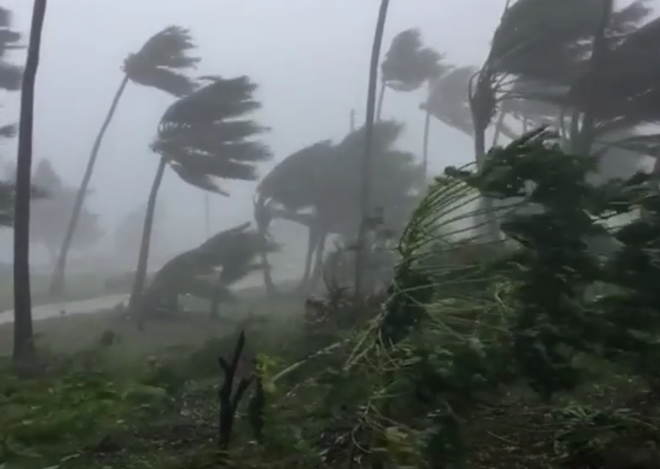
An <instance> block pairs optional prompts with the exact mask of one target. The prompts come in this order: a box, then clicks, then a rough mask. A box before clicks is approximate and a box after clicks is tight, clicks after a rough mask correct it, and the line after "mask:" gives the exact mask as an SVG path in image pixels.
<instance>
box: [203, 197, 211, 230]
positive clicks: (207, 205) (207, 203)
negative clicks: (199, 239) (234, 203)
mask: <svg viewBox="0 0 660 469" xmlns="http://www.w3.org/2000/svg"><path fill="white" fill-rule="evenodd" d="M204 236H205V239H209V237H210V236H211V200H210V199H209V195H208V194H207V193H204Z"/></svg>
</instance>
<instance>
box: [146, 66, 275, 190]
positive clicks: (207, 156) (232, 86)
mask: <svg viewBox="0 0 660 469" xmlns="http://www.w3.org/2000/svg"><path fill="white" fill-rule="evenodd" d="M255 89H256V85H255V84H254V83H252V82H251V81H250V80H249V79H248V78H247V77H238V78H236V79H221V78H214V79H213V80H212V83H210V84H208V85H206V86H204V87H203V88H200V89H198V90H197V91H195V92H194V93H193V94H191V95H188V96H185V97H183V98H180V99H179V100H178V101H176V102H175V103H173V104H172V105H171V106H170V107H169V108H168V109H167V110H166V111H165V113H164V114H163V117H162V118H161V122H160V124H159V126H158V135H157V138H156V139H155V141H154V142H153V144H152V149H153V151H155V152H156V153H158V154H160V155H161V156H162V157H163V158H165V160H166V161H167V162H168V164H169V165H170V166H171V167H172V169H173V170H174V171H175V172H176V173H177V174H178V176H179V177H180V178H181V179H182V180H184V181H186V182H187V183H189V184H191V185H193V186H195V187H198V188H200V189H202V190H205V191H210V192H216V193H219V194H222V195H227V192H226V191H224V190H222V189H221V188H220V187H219V186H218V185H217V184H216V182H215V178H220V179H235V180H248V181H251V180H255V179H256V178H257V172H256V166H255V164H256V163H259V162H263V161H267V160H268V159H270V158H271V153H270V151H269V149H268V147H267V146H266V145H264V144H263V143H261V142H259V141H257V140H255V138H254V137H256V136H257V135H259V134H261V133H263V132H264V131H266V130H267V129H266V128H265V127H262V126H260V125H258V124H257V123H256V122H254V121H252V120H249V119H246V118H244V116H245V114H247V113H249V112H251V111H252V110H254V109H257V108H259V103H258V102H257V101H255V100H254V99H253V97H252V93H253V92H254V90H255Z"/></svg>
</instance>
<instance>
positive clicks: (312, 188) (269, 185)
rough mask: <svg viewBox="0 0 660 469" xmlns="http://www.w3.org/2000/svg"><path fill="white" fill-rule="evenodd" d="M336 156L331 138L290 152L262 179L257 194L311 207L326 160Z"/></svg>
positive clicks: (293, 207) (288, 205)
mask: <svg viewBox="0 0 660 469" xmlns="http://www.w3.org/2000/svg"><path fill="white" fill-rule="evenodd" d="M334 156H335V153H334V147H333V145H332V141H330V140H323V141H320V142H316V143H314V144H312V145H309V146H307V147H305V148H302V149H301V150H298V151H297V152H295V153H293V154H291V155H289V156H287V157H286V158H284V159H283V160H282V161H281V162H280V163H278V164H277V166H275V167H274V168H273V169H272V170H271V171H270V172H269V173H268V174H267V175H266V176H265V177H264V178H263V179H262V180H261V182H260V183H259V186H258V187H257V195H258V197H259V198H260V199H261V200H269V201H273V202H275V203H277V204H279V205H282V206H283V207H286V208H287V209H289V210H292V211H294V212H295V211H298V210H301V209H303V208H306V207H311V206H312V205H313V204H314V201H315V194H316V193H317V191H318V188H319V184H320V183H321V181H322V179H323V178H324V177H325V174H324V173H325V171H324V169H325V168H326V167H327V166H328V164H327V162H328V161H329V159H330V158H333V157H334Z"/></svg>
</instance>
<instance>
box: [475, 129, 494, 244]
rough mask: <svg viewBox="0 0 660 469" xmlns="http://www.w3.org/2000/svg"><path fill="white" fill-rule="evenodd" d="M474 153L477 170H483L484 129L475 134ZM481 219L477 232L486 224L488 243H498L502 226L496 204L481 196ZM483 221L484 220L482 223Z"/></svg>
mask: <svg viewBox="0 0 660 469" xmlns="http://www.w3.org/2000/svg"><path fill="white" fill-rule="evenodd" d="M474 153H475V155H476V158H477V168H478V169H479V170H481V169H482V168H483V166H484V164H485V159H486V132H485V130H484V129H475V133H474ZM479 206H480V207H479V211H480V212H482V213H480V215H479V217H477V220H478V221H477V225H478V226H477V227H476V229H477V232H479V230H481V228H482V226H481V225H482V223H484V222H485V223H484V224H485V227H486V233H487V237H488V241H490V242H497V241H499V239H500V226H499V223H498V222H497V216H496V215H495V204H494V203H493V199H491V198H490V197H485V196H481V200H480V203H479ZM481 220H484V222H482V221H481Z"/></svg>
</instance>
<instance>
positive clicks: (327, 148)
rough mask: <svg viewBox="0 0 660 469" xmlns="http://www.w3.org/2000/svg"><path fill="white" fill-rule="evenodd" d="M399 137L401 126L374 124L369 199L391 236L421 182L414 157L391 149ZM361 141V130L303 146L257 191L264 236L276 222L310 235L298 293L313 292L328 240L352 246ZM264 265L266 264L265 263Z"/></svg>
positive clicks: (356, 219) (257, 215)
mask: <svg viewBox="0 0 660 469" xmlns="http://www.w3.org/2000/svg"><path fill="white" fill-rule="evenodd" d="M401 132H402V126H401V125H399V124H396V123H394V122H392V121H381V122H377V123H376V124H375V126H374V134H373V159H374V165H373V168H372V171H373V174H372V177H373V181H374V184H373V187H372V189H373V190H372V196H371V198H372V200H373V205H374V206H375V207H381V208H382V220H379V223H382V225H383V226H382V227H383V228H385V229H387V230H388V231H392V232H394V233H397V232H399V227H401V226H403V224H404V223H405V220H406V219H407V217H408V215H409V214H410V211H411V210H412V207H413V206H414V204H415V203H416V201H417V193H418V190H419V189H420V188H421V185H422V181H423V177H422V168H421V166H419V165H417V164H416V163H415V155H413V154H411V153H406V152H402V151H398V150H397V149H396V148H395V144H396V141H397V139H398V138H399V136H400V135H401ZM365 138H366V132H365V129H364V127H362V128H360V129H358V130H356V131H355V132H351V133H350V134H348V135H347V136H346V138H344V139H343V140H342V141H341V142H339V143H338V144H336V145H333V144H332V143H331V142H330V141H329V140H326V141H321V142H317V143H315V144H313V145H310V146H308V147H305V148H303V149H302V150H299V151H297V152H295V153H294V154H292V155H290V156H289V157H287V158H285V159H284V160H283V161H282V162H281V163H280V164H278V165H277V166H276V167H275V168H274V169H273V170H272V171H271V172H270V173H269V174H267V175H266V177H264V179H263V180H262V181H261V183H260V184H259V187H258V188H257V197H256V201H255V219H256V221H257V227H258V228H259V231H260V232H261V233H262V235H265V234H266V233H267V231H268V225H269V223H270V222H271V221H272V220H273V219H275V218H280V219H285V220H289V221H292V222H295V223H299V224H301V225H303V226H305V227H307V228H308V230H309V241H308V249H307V255H306V259H305V269H304V274H303V276H302V279H301V282H300V286H299V290H301V291H307V290H310V289H313V288H314V286H315V282H316V280H318V276H319V274H320V272H321V268H320V267H321V263H322V261H323V254H324V252H325V241H326V239H327V237H328V236H329V235H339V236H340V237H341V238H343V239H349V240H351V243H353V241H354V240H355V233H356V231H357V229H358V226H359V220H360V213H361V212H360V208H359V206H357V205H356V204H355V200H357V199H358V198H359V196H360V190H361V184H362V181H361V179H360V165H361V160H360V156H361V155H362V153H363V151H364V140H365ZM314 257H315V258H314ZM264 263H266V264H267V261H266V260H265V259H264ZM313 263H314V265H315V266H314V268H313V269H312V264H313ZM312 271H313V273H314V276H313V277H311V278H310V274H311V273H312ZM265 272H266V274H265V281H266V286H267V288H268V289H269V292H271V293H275V292H276V289H275V286H274V284H273V283H272V280H271V279H270V276H269V275H268V274H267V272H268V271H267V270H266V271H265ZM351 272H353V270H352V267H351ZM351 281H352V279H351V280H344V279H342V282H344V283H346V282H347V283H349V284H350V282H351Z"/></svg>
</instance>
